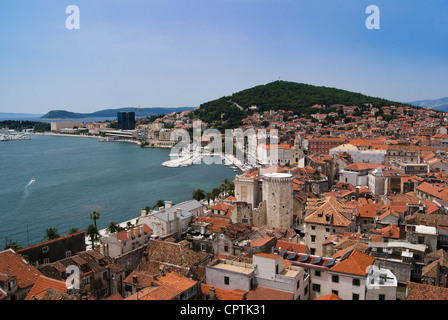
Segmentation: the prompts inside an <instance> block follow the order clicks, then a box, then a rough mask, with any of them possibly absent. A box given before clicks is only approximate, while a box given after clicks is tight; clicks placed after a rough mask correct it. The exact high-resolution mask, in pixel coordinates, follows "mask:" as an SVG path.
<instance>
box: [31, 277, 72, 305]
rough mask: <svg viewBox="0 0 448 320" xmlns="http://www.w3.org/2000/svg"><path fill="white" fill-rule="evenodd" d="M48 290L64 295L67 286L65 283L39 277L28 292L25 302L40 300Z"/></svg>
mask: <svg viewBox="0 0 448 320" xmlns="http://www.w3.org/2000/svg"><path fill="white" fill-rule="evenodd" d="M48 289H53V290H55V291H58V292H61V293H65V292H66V291H67V286H66V284H65V281H59V280H55V279H51V278H48V277H45V276H40V277H39V278H38V279H37V281H36V282H35V283H34V285H33V287H32V288H31V290H30V292H28V294H27V296H26V297H25V300H35V298H36V299H37V300H41V299H42V298H43V296H44V295H45V294H46V293H47V290H48Z"/></svg>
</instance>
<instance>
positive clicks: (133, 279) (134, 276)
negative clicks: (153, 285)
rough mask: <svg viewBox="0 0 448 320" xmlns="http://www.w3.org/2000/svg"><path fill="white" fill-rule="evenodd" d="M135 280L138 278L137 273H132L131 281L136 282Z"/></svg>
mask: <svg viewBox="0 0 448 320" xmlns="http://www.w3.org/2000/svg"><path fill="white" fill-rule="evenodd" d="M137 280H138V277H137V275H133V276H132V283H134V284H135V283H137Z"/></svg>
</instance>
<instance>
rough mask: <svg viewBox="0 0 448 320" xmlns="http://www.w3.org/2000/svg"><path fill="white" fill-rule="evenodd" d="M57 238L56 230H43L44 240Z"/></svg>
mask: <svg viewBox="0 0 448 320" xmlns="http://www.w3.org/2000/svg"><path fill="white" fill-rule="evenodd" d="M56 238H59V233H58V230H57V229H56V228H48V229H47V230H45V237H44V239H47V240H53V239H56Z"/></svg>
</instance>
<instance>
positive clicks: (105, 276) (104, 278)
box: [103, 270, 107, 280]
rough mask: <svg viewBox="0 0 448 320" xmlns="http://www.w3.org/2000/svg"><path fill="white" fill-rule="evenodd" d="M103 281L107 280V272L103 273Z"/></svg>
mask: <svg viewBox="0 0 448 320" xmlns="http://www.w3.org/2000/svg"><path fill="white" fill-rule="evenodd" d="M103 280H107V270H106V271H104V272H103Z"/></svg>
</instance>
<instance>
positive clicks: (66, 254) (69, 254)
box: [65, 250, 72, 258]
mask: <svg viewBox="0 0 448 320" xmlns="http://www.w3.org/2000/svg"><path fill="white" fill-rule="evenodd" d="M71 256H72V252H71V250H67V251H65V257H66V258H68V257H71Z"/></svg>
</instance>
